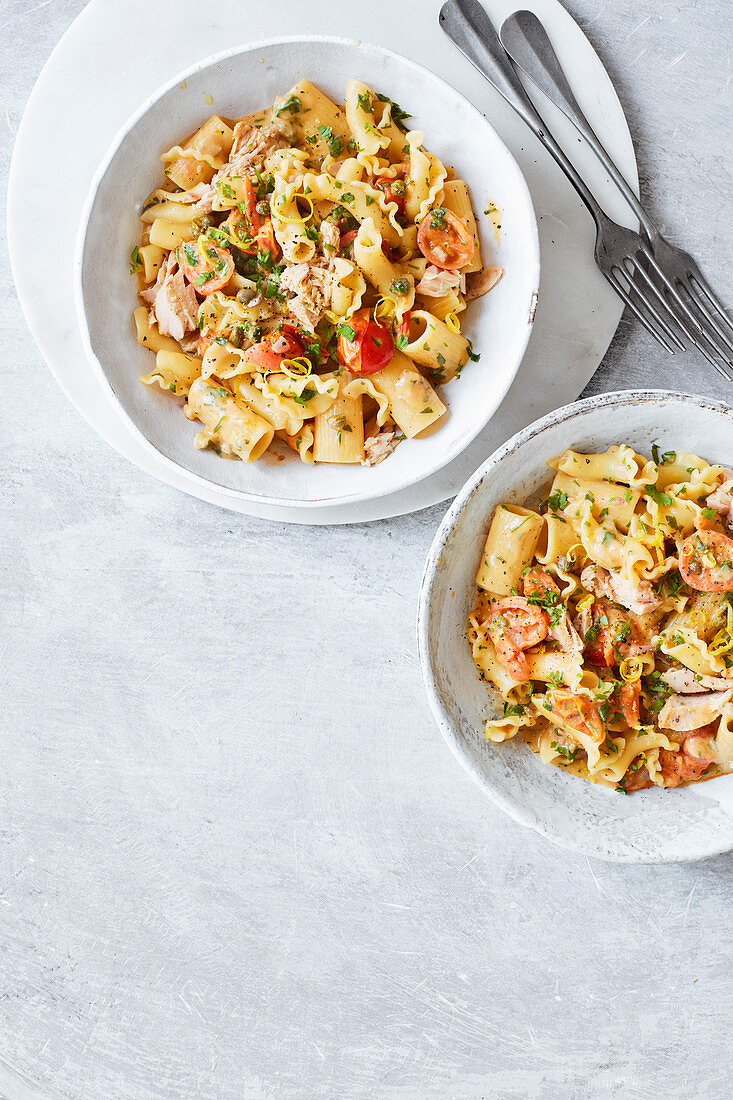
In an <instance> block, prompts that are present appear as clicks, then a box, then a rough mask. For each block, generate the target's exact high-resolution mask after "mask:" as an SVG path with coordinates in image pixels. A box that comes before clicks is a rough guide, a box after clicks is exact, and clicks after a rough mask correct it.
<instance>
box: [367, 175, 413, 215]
mask: <svg viewBox="0 0 733 1100" xmlns="http://www.w3.org/2000/svg"><path fill="white" fill-rule="evenodd" d="M374 186H375V187H378V188H379V190H380V191H384V198H385V201H386V202H394V203H396V204H397V212H398V213H399V214H404V212H405V199H406V198H407V185H406V183H405V181H404V180H401V179H389V178H388V177H387V176H377V178H376V179H375V181H374Z"/></svg>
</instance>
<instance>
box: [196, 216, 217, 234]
mask: <svg viewBox="0 0 733 1100" xmlns="http://www.w3.org/2000/svg"><path fill="white" fill-rule="evenodd" d="M215 225H216V220H215V219H214V218H212V216H211V214H201V216H200V217H198V218H195V219H194V221H193V228H194V230H195V231H196V233H205V232H206V230H207V229H211V228H212V226H215Z"/></svg>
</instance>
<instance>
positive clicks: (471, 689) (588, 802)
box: [418, 390, 733, 863]
mask: <svg viewBox="0 0 733 1100" xmlns="http://www.w3.org/2000/svg"><path fill="white" fill-rule="evenodd" d="M732 417H733V409H731V408H730V406H728V405H723V404H720V403H716V402H713V401H707V400H705V399H704V398H701V397H693V396H690V395H687V394H676V393H669V392H666V391H664V390H650V391H646V392H634V391H631V392H629V391H626V392H622V393H607V394H601V395H600V396H598V397H590V398H588V399H586V400H585V401H579V402H577V403H576V404H574V405H569V406H566V407H565V408H562V409H558V410H557V411H556V412H553V413H551V414H550V415H549V416H546V417H544V418H543V419H541V420H539V421H538V422H537V423H536V424H532V425H530V426H529V427H528V428H525V429H524V430H523V431H521V432H519V433H518V434H517V435H515V436H514V437H513V438H512V439H510V440H509V441H508V442H507V443H505V444H504V446H503V447H500V448H499V450H498V451H496V452H495V453H494V454H493V455H492V456H491V458H489V459H487V461H486V462H485V463H484V465H483V466H482V467H481V468H480V470H478V471H477V473H476V474H475V476H474V477H472V478H471V480H470V481H469V482H468V484H467V485H466V486H465V488H464V489H463V490H462V491H461V493H460V495H459V496H458V497H457V498H456V500H455V501H454V503H453V504H452V505H451V508H450V509H449V511H448V514H447V515H446V517H445V519H444V520H443V523H442V524H441V527H440V530H439V531H438V534H437V535H436V537H435V541H434V542H433V545H432V547H431V548H430V553H429V555H428V560H427V564H426V567H425V573H424V575H423V582H422V587H421V591H420V602H419V609H418V644H419V648H420V665H421V669H422V674H423V679H424V681H425V686H426V689H427V693H428V699H429V702H430V706H431V709H432V711H433V714H434V715H435V718H436V720H437V722H438V725H439V727H440V729H441V732H442V734H443V736H444V737H445V739H446V741H447V742H448V745H449V746H450V748H451V749H452V750H453V752H454V753H455V754H456V756H457V757H458V759H459V760H460V761H461V763H462V764H463V765H464V767H465V768H466V770H467V771H468V772H469V773H470V774H471V775H472V776H473V778H474V779H475V780H476V782H477V783H478V784H479V786H480V787H481V788H482V789H483V790H484V791H485V792H486V793H487V794H488V795H489V797H491V798H492V799H493V800H494V801H495V802H496V803H497V804H498V805H499V806H501V808H502V809H503V810H505V811H506V813H508V814H510V815H511V817H513V818H515V820H516V821H519V822H520V823H521V824H522V825H527V826H530V827H531V828H533V829H536V830H537V832H538V833H541V834H542V835H543V836H546V837H548V838H549V839H550V840H553V841H555V842H556V843H557V844H561V845H562V846H563V847H565V848H570V849H572V850H573V851H577V852H582V853H583V854H585V855H592V856H596V857H598V858H599V859H609V860H614V861H618V862H625V863H679V862H682V861H685V860H693V859H704V858H705V857H707V856H712V855H716V854H718V853H720V852H727V851H729V850H730V849H731V848H733V775H728V776H721V777H719V778H717V779H712V780H710V782H708V783H699V784H697V785H695V786H690V787H684V788H680V789H676V790H675V789H672V790H669V789H667V790H663V789H659V788H653V789H651V790H646V791H638V792H636V793H634V794H632V795H628V796H623V795H621V794H619V793H617V792H616V791H614V790H611V789H609V788H606V787H600V786H596V785H594V784H592V783H588V782H586V781H585V780H582V779H579V778H577V777H576V776H571V775H567V774H565V773H563V772H561V771H560V770H559V769H557V768H553V767H549V766H548V765H546V764H542V763H541V762H540V760H539V758H538V757H537V756H535V754H534V753H533V752H531V750H530V749H529V748H528V747H527V746H526V745H525V744H524V742H521V743H520V742H519V740H513V741H507V742H504V743H503V744H494V743H492V742H489V741H487V740H486V738H485V737H484V733H483V729H484V722H485V720H486V718H487V717H488V716H489V714H490V712H491V706H490V703H489V696H488V691H487V689H486V685H485V684H484V683H483V682H482V681H481V680H480V679H479V678H478V676H477V673H476V669H475V667H474V663H473V658H472V655H471V651H470V649H469V646H468V642H467V641H466V621H467V618H468V614H469V612H470V611H471V609H472V608H473V606H474V603H475V597H476V581H475V577H476V569H477V567H478V563H479V561H480V559H481V551H482V549H483V546H484V542H485V540H486V534H487V531H488V527H489V524H490V522H491V516H492V515H493V512H494V508H495V507H496V505H497V504H500V503H501V502H502V501H505V500H508V501H510V502H512V503H521V502H523V501H525V500H527V499H532V498H533V497H534V496H535V495H536V494H538V493H539V492H540V490H541V489H542V488H543V487H544V486H545V485H546V484H547V483H548V481H549V480H550V479H551V477H552V471H551V470H549V468H548V467H547V466H546V462H547V460H548V459H549V458H552V457H553V456H554V455H557V454H560V453H561V452H562V451H564V450H565V449H566V448H568V447H572V448H573V449H577V450H579V451H587V452H592V451H602V450H606V448H607V447H609V446H610V445H611V444H613V443H621V442H623V443H629V444H631V446H632V447H634V448H635V449H636V450H637V451H639V452H640V453H641V454H648V455H649V454H651V445H652V443H657V444H658V445H659V449H660V450H661V451H665V450H668V449H669V450H685V451H689V452H692V453H693V454H699V455H700V456H701V457H703V458H706V459H707V460H708V461H710V462H721V463H723V464H725V465H730V464H731V463H733V419H732Z"/></svg>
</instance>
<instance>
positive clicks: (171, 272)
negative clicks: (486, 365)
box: [131, 80, 502, 466]
mask: <svg viewBox="0 0 733 1100" xmlns="http://www.w3.org/2000/svg"><path fill="white" fill-rule="evenodd" d="M407 118H409V115H408V114H407V112H406V111H403V110H402V108H400V107H399V106H398V105H397V104H395V103H394V102H393V101H392V100H391V99H390V98H389V97H388V96H386V95H384V94H380V93H377V92H375V91H374V90H373V89H372V88H370V87H369V86H368V85H366V84H364V83H363V82H362V81H359V80H351V81H350V82H349V84H348V86H347V88H346V97H345V104H344V106H343V108H342V107H341V106H339V105H337V104H336V103H334V102H333V101H332V100H331V99H329V98H328V97H327V96H326V95H324V94H323V92H321V91H320V90H319V89H318V88H316V87H315V86H314V85H313V84H312V83H311V82H310V81H308V80H300V81H298V83H297V84H295V85H294V86H293V87H292V88H291V89H290V90H289V91H287V92H286V93H285V94H284V95H282V96H280V97H278V98H277V99H276V100H275V102H274V104H273V105H272V106H271V107H270V108H267V109H265V110H260V111H255V112H254V113H253V114H250V115H248V116H246V117H244V118H240V119H237V120H233V119H223V118H220V117H219V116H217V115H214V116H212V117H211V118H209V119H207V120H206V121H205V122H204V123H203V125H202V126H201V127H200V128H199V129H198V130H197V131H196V132H195V133H194V134H193V135H192V136H191V137H189V138H188V139H186V140H185V141H184V142H183V144H182V145H175V146H174V147H173V148H171V149H169V150H168V151H167V152H165V153H164V154H163V156H162V157H161V159H162V161H163V162H164V164H165V165H166V168H165V186H163V187H159V188H156V189H155V191H153V192H152V194H151V195H149V196H148V198H147V199H146V200H145V202H144V204H143V206H142V211H141V215H140V217H141V221H142V223H143V230H142V237H141V241H140V244H139V245H136V246H135V248H134V249H133V253H132V261H131V268H132V270H133V273H134V274H136V275H137V278H138V292H139V297H140V299H141V300H142V302H143V304H142V305H141V306H140V307H139V308H138V309H136V310H135V323H136V327H137V334H138V340H139V341H140V343H141V344H142V345H143V346H144V347H145V348H147V349H148V350H149V351H151V352H154V353H156V361H155V369H154V370H152V371H150V372H149V373H146V374H144V375H142V376H141V378H140V381H141V382H143V383H144V384H146V385H156V384H157V385H158V386H159V387H160V388H161V389H162V390H163V391H164V392H170V393H172V394H173V395H174V396H176V397H180V396H184V397H186V398H187V403H186V406H185V408H184V413H185V415H186V416H187V417H188V418H189V419H191V420H198V421H200V422H202V423H203V425H204V426H203V428H202V429H201V430H200V431H199V432H198V433H197V435H196V436H195V438H194V446H196V447H199V448H205V447H207V446H208V447H211V448H212V450H214V451H215V453H217V454H218V455H221V456H226V457H228V458H238V459H241V460H243V461H246V462H249V461H253V460H255V459H258V458H260V457H261V456H262V455H263V454H264V453H265V451H266V450H267V448H268V447H269V446H270V444H271V443H272V442H273V439H274V438H275V435H277V437H278V438H279V439H281V440H282V441H283V442H284V443H285V444H286V445H287V446H288V447H290V448H291V449H292V450H293V451H295V452H296V454H297V455H298V456H299V457H300V459H301V460H302V461H303V462H306V463H312V462H335V463H349V464H361V465H363V466H373V465H376V464H377V463H379V462H382V461H384V460H385V459H386V458H387V457H388V456H389V455H390V454H391V453H392V452H393V451H394V449H395V447H396V446H397V445H398V444H399V442H401V441H402V440H403V439H407V438H410V439H413V438H418V437H419V436H420V435H421V434H422V433H424V432H425V431H427V430H428V429H429V428H430V427H431V426H432V425H435V424H436V422H438V421H440V420H441V419H442V418H443V416H444V414H445V412H446V406H445V404H444V403H443V401H442V399H441V397H440V396H439V395H438V392H437V390H436V389H435V388H434V387H442V386H443V385H444V384H445V383H446V382H449V381H451V380H452V379H454V378H457V377H458V376H459V375H460V374H461V372H462V370H463V368H464V367H465V366H466V363H467V362H468V361H469V359H471V360H474V361H478V360H479V359H480V355H479V354H477V353H475V352H474V351H473V349H472V346H471V342H470V340H469V339H468V338H467V337H466V336H465V335H463V334H462V333H461V321H460V314H461V313H462V312H463V311H464V310H465V308H466V301H467V299H468V300H470V299H472V298H479V297H482V296H483V295H484V294H486V293H488V291H489V290H491V289H492V287H494V286H495V285H496V284H497V283H498V281H499V280H500V278H501V275H502V269H501V268H500V267H496V266H489V267H484V266H483V264H482V261H481V253H480V243H479V239H478V233H477V230H476V219H475V216H474V212H473V207H472V205H471V199H470V196H469V192H468V187H467V185H466V183H465V181H464V180H462V179H459V178H456V177H455V175H454V173H453V170H452V169H450V168H447V167H446V166H445V165H443V164H442V162H441V161H440V160H439V159H438V157H437V156H435V155H434V154H432V153H430V152H429V151H428V150H427V149H426V147H425V144H424V135H423V133H422V132H421V131H418V130H408V129H407V127H406V124H405V121H404V120H405V119H407Z"/></svg>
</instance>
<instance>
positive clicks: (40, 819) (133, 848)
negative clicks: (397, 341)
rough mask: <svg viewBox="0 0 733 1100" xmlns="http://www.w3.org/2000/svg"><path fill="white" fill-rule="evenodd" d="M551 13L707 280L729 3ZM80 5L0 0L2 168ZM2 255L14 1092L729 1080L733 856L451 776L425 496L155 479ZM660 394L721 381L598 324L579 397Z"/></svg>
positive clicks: (646, 185)
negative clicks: (124, 450)
mask: <svg viewBox="0 0 733 1100" xmlns="http://www.w3.org/2000/svg"><path fill="white" fill-rule="evenodd" d="M350 2H352V0H350ZM569 6H570V9H571V11H572V12H573V14H574V15H575V16H576V17H577V18H578V20H579V21H580V23H581V25H582V26H583V28H584V29H585V30H586V31H587V33H588V34H589V35H590V36H591V38H592V40H593V42H594V44H595V45H596V47H597V49H598V50H599V52H600V54H601V56H602V58H603V60H604V62H605V64H606V65H607V67H608V69H609V71H610V73H611V75H612V77H613V79H614V81H615V82H616V86H617V88H618V91H619V94H620V97H621V100H622V103H623V105H624V108H625V110H626V112H627V115H628V118H629V122H630V126H631V129H632V133H633V136H634V139H635V142H636V146H637V151H638V156H639V163H640V168H641V174H642V184H643V193H644V196H645V197H646V198H647V199H648V201H649V205H650V207H651V210H652V212H653V213H654V214H656V216H657V217H658V218H659V220H660V223H661V226H662V229H663V230H664V231H665V232H667V231H668V232H669V234H670V236H671V237H672V238H673V239H676V240H678V241H679V242H680V243H684V244H685V245H687V246H688V247H690V248H691V249H692V250H693V251H694V252H695V253H696V255H697V256H698V258H699V260H700V262H701V264H703V265H704V268H705V270H706V271H707V272H708V273H709V276H710V279H711V281H712V282H713V283H714V285H716V286H717V287H718V288H720V291H721V293H722V294H723V295H724V296H726V300H728V301H730V293H731V280H730V274H729V266H730V265H729V249H730V214H729V210H730V205H731V197H732V196H731V180H730V163H731V142H730V118H731V95H730V87H729V83H730V73H731V65H730V47H729V43H730V40H731V18H730V6H729V5H727V4H722V3H720V2H719V0H698V2H695V3H690V2H685V0H669V2H664V3H663V2H661V0H654V2H650V0H647V2H645V3H643V4H640V3H638V0H615V2H614V3H613V4H608V3H602V2H601V0H573V2H572V3H571V4H570V5H569ZM82 8H83V4H82V3H80V2H79V0H46V2H45V3H37V2H35V0H4V3H3V5H2V9H1V11H0V22H1V23H2V29H3V36H2V44H1V45H0V65H1V66H2V68H1V70H0V86H1V87H2V91H3V107H4V110H3V112H2V113H0V130H1V134H2V136H1V142H0V158H1V160H0V164H1V166H2V179H3V186H4V181H5V179H6V176H7V169H8V164H9V158H10V152H11V148H12V142H13V136H14V132H15V130H16V128H17V125H18V122H19V120H20V116H21V113H22V109H23V106H24V103H25V100H26V98H27V96H28V94H29V92H30V89H31V87H32V84H33V81H34V79H35V77H36V76H37V74H38V72H39V71H40V69H41V67H42V65H43V63H44V61H45V59H46V57H47V55H48V53H49V52H50V50H51V49H52V47H53V46H54V44H55V43H56V41H57V40H58V39H59V38H60V36H61V34H62V33H63V32H64V30H65V29H66V28H67V26H68V25H69V24H70V22H71V21H72V19H73V18H74V16H75V15H76V14H77V13H78V12H79V11H80V10H81V9H82ZM346 9H348V4H347V5H346ZM340 10H341V16H340V18H341V19H342V20H343V19H344V15H343V11H344V8H343V6H342V8H341V9H340ZM334 29H335V31H336V33H338V32H339V30H340V29H341V27H335V28H334ZM141 33H142V34H144V30H142V31H141ZM49 185H50V187H52V168H51V170H50V174H49ZM42 260H43V258H42V257H39V263H42ZM52 277H53V276H52V273H49V278H52ZM0 280H1V282H0V291H1V293H2V300H3V308H2V311H1V312H0V338H1V339H2V347H3V348H4V355H3V357H2V363H1V365H0V371H2V385H3V395H4V403H3V404H4V431H3V435H2V452H3V478H2V481H1V482H0V501H1V502H2V513H3V522H2V526H1V527H0V541H1V545H2V549H3V569H2V573H1V574H0V591H1V592H2V607H3V615H2V655H3V656H2V681H3V686H2V711H1V713H2V741H1V746H2V759H1V763H0V1095H1V1096H5V1097H8V1098H9V1100H25V1098H29V1100H30V1098H37V1097H43V1098H57V1097H58V1098H61V1100H116V1098H131V1100H148V1098H150V1100H169V1098H173V1097H186V1098H188V1097H217V1098H218V1097H221V1098H225V1100H229V1098H232V1100H234V1098H238V1097H247V1098H253V1100H254V1098H259V1097H267V1098H269V1097H342V1096H343V1097H346V1096H349V1097H352V1096H353V1097H447V1096H450V1097H461V1098H463V1097H471V1098H473V1097H481V1096H485V1097H492V1098H493V1097H497V1098H505V1097H506V1098H512V1100H513V1098H524V1097H561V1098H563V1100H564V1098H576V1097H577V1098H586V1097H588V1098H590V1097H592V1098H595V1097H635V1098H636V1097H638V1098H644V1100H647V1098H649V1100H652V1098H656V1097H659V1096H664V1097H667V1096H674V1097H699V1098H705V1100H716V1098H718V1097H720V1098H723V1097H728V1096H729V1095H730V1091H731V1089H730V1083H729V1079H730V1074H731V1071H732V1070H733V1057H732V1056H731V1053H730V1044H729V1043H728V1041H727V1037H728V1026H729V1020H730V1016H731V1011H732V1010H733V989H732V983H731V977H730V973H731V972H730V970H729V965H730V963H731V961H732V956H733V945H732V942H731V937H730V935H729V926H730V913H731V904H732V903H733V860H731V859H730V858H728V857H721V858H718V859H715V860H712V861H709V862H706V863H702V864H696V865H689V866H679V867H667V868H665V867H662V868H645V867H632V868H626V867H622V866H610V865H604V864H598V863H594V862H589V861H585V860H579V859H578V858H577V857H575V856H573V855H571V854H569V853H566V852H564V851H561V850H559V849H556V848H554V847H553V846H551V845H550V844H548V843H547V842H546V841H544V840H542V839H540V838H539V837H537V836H535V835H534V834H533V833H531V832H528V831H524V830H522V829H520V828H519V827H518V826H516V825H515V824H514V823H512V822H511V821H510V820H509V819H507V818H505V817H504V816H503V815H502V814H501V813H500V812H499V811H498V810H497V809H495V808H494V807H493V806H492V805H491V803H489V802H488V801H487V800H486V799H485V798H484V797H483V796H482V794H481V793H480V792H479V790H478V789H477V788H475V787H474V785H473V783H472V782H471V780H470V779H469V778H467V776H465V775H464V773H463V772H462V771H461V769H460V767H459V765H458V764H457V762H456V761H455V760H453V758H452V757H451V755H450V754H449V753H448V751H447V750H446V748H445V746H444V745H443V743H442V741H441V740H440V738H439V736H438V733H437V731H436V729H435V728H434V725H433V722H432V720H431V718H430V716H429V714H428V710H427V706H426V704H425V701H424V699H423V692H422V687H421V683H420V679H419V674H418V669H417V664H416V657H415V644H414V626H413V623H414V607H415V598H416V593H417V586H418V582H419V577H420V573H421V568H422V563H423V559H424V557H425V554H426V551H427V548H428V546H429V544H430V541H431V539H432V536H433V534H434V531H435V528H436V526H437V524H438V522H439V520H440V518H441V515H442V513H443V510H444V509H443V507H442V506H439V507H436V508H434V509H430V510H428V511H426V512H422V513H419V514H417V515H412V516H407V517H404V518H402V519H396V520H390V521H385V522H381V523H375V524H371V525H369V526H368V527H364V528H359V527H345V528H338V527H333V528H301V527H291V526H279V525H276V524H273V523H268V522H265V521H259V520H254V519H247V518H246V517H238V516H235V515H230V514H228V513H226V512H224V511H220V510H218V509H216V508H213V507H210V506H207V505H205V504H203V503H201V502H199V501H196V500H193V499H190V498H188V497H184V496H182V495H180V494H178V493H176V492H175V491H173V490H172V489H169V488H167V487H165V486H163V485H161V484H158V483H157V482H155V481H153V480H152V479H150V478H149V477H147V476H146V475H145V474H143V473H141V472H140V471H139V470H137V469H135V468H134V467H132V466H130V465H129V464H127V463H125V462H124V460H122V459H121V458H120V457H119V456H118V455H117V454H116V453H114V452H113V451H112V450H111V449H110V448H109V447H107V445H106V444H104V443H103V442H102V441H101V440H100V439H98V437H97V436H96V435H95V434H94V432H93V431H92V429H91V428H90V427H89V426H88V425H87V424H86V423H85V422H84V421H82V420H81V418H80V417H79V416H78V415H77V413H76V412H75V410H74V409H73V408H72V407H71V406H70V405H69V403H68V402H67V400H66V399H65V398H64V396H63V395H62V394H61V392H60V391H59V389H58V388H57V386H56V384H55V383H54V382H53V380H52V379H51V377H50V375H49V373H48V370H47V368H46V366H45V364H44V363H43V362H42V360H41V357H40V355H39V354H38V353H37V351H36V349H35V346H34V345H33V343H32V342H31V340H30V338H29V336H28V333H27V330H26V327H25V324H24V321H23V318H22V315H21V313H20V309H19V306H18V303H17V301H16V299H15V298H14V295H13V291H12V285H11V280H10V275H9V272H8V270H7V266H6V265H4V266H3V269H2V271H1V272H0ZM652 384H656V385H659V386H669V387H672V388H680V389H687V390H692V391H695V392H705V393H708V394H710V395H714V396H718V397H722V398H726V397H729V396H730V395H729V392H728V387H727V386H726V385H725V384H724V383H723V382H722V381H721V380H719V379H718V378H717V376H715V375H714V374H712V372H711V371H710V370H708V369H707V367H705V366H704V365H701V364H700V363H698V362H697V361H696V360H693V359H691V358H687V359H685V358H678V357H675V358H674V359H669V360H665V359H664V358H663V353H662V352H660V351H659V349H658V348H657V347H656V346H655V345H654V344H653V343H652V342H651V340H650V339H648V338H647V337H646V336H645V334H644V333H643V332H641V331H640V329H639V328H638V326H636V325H635V324H633V323H622V325H621V327H620V329H619V332H618V334H617V336H616V338H615V340H614V342H613V344H612V346H611V348H610V350H609V352H608V355H607V356H606V359H605V361H604V363H603V364H602V366H601V367H600V369H599V371H598V372H597V374H596V376H595V378H594V379H593V381H592V383H591V384H590V386H589V387H588V391H587V392H599V391H602V390H607V389H613V388H632V387H634V386H638V385H644V386H649V385H652Z"/></svg>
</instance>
